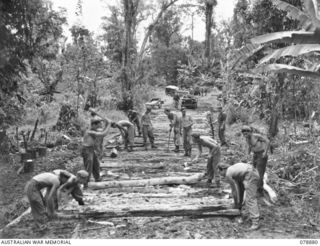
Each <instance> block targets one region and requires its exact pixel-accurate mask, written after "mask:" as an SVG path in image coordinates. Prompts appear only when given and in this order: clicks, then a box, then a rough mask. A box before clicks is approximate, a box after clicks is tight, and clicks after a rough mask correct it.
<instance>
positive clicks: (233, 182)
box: [218, 163, 260, 230]
mask: <svg viewBox="0 0 320 246" xmlns="http://www.w3.org/2000/svg"><path fill="white" fill-rule="evenodd" d="M218 168H219V171H220V174H221V176H223V177H226V180H227V182H228V183H229V184H230V186H231V189H232V195H233V199H234V207H235V208H239V209H242V204H243V196H244V191H246V203H245V204H246V206H247V207H248V210H249V215H250V218H251V221H252V225H251V227H250V230H257V229H258V228H259V217H260V212H259V207H258V201H257V188H258V182H259V174H258V172H257V170H256V169H255V168H254V167H253V166H252V165H250V164H247V163H236V164H234V165H232V166H229V165H227V164H222V163H221V164H219V165H218ZM239 222H240V223H243V220H242V218H241V219H240V220H239Z"/></svg>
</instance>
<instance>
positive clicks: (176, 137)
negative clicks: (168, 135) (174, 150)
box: [173, 127, 180, 146]
mask: <svg viewBox="0 0 320 246" xmlns="http://www.w3.org/2000/svg"><path fill="white" fill-rule="evenodd" d="M173 142H174V145H175V146H179V145H180V128H178V127H175V128H173Z"/></svg>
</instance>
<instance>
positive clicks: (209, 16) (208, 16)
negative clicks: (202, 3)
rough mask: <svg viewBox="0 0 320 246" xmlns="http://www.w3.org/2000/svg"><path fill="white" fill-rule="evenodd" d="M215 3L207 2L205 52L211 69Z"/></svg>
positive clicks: (207, 63)
mask: <svg viewBox="0 0 320 246" xmlns="http://www.w3.org/2000/svg"><path fill="white" fill-rule="evenodd" d="M215 4H216V3H215V1H212V0H208V1H206V9H205V16H206V34H205V35H206V36H205V50H204V57H205V61H206V66H207V67H208V68H209V66H210V54H211V28H212V23H213V22H212V14H213V6H214V5H215Z"/></svg>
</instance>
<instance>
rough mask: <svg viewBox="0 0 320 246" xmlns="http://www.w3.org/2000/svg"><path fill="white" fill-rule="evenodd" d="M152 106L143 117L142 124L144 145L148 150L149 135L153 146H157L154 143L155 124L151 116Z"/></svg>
mask: <svg viewBox="0 0 320 246" xmlns="http://www.w3.org/2000/svg"><path fill="white" fill-rule="evenodd" d="M150 112H151V108H147V109H146V112H145V113H144V114H143V115H142V117H141V125H142V136H143V146H144V148H145V150H148V147H147V138H148V137H149V140H150V143H151V148H153V149H155V148H157V147H156V146H155V144H154V135H153V126H152V122H151V117H150Z"/></svg>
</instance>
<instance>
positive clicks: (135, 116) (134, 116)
mask: <svg viewBox="0 0 320 246" xmlns="http://www.w3.org/2000/svg"><path fill="white" fill-rule="evenodd" d="M128 119H129V121H130V122H131V123H133V124H134V125H135V126H137V129H138V133H139V137H140V136H141V126H140V119H139V113H138V112H137V111H135V110H133V109H129V110H128Z"/></svg>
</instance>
